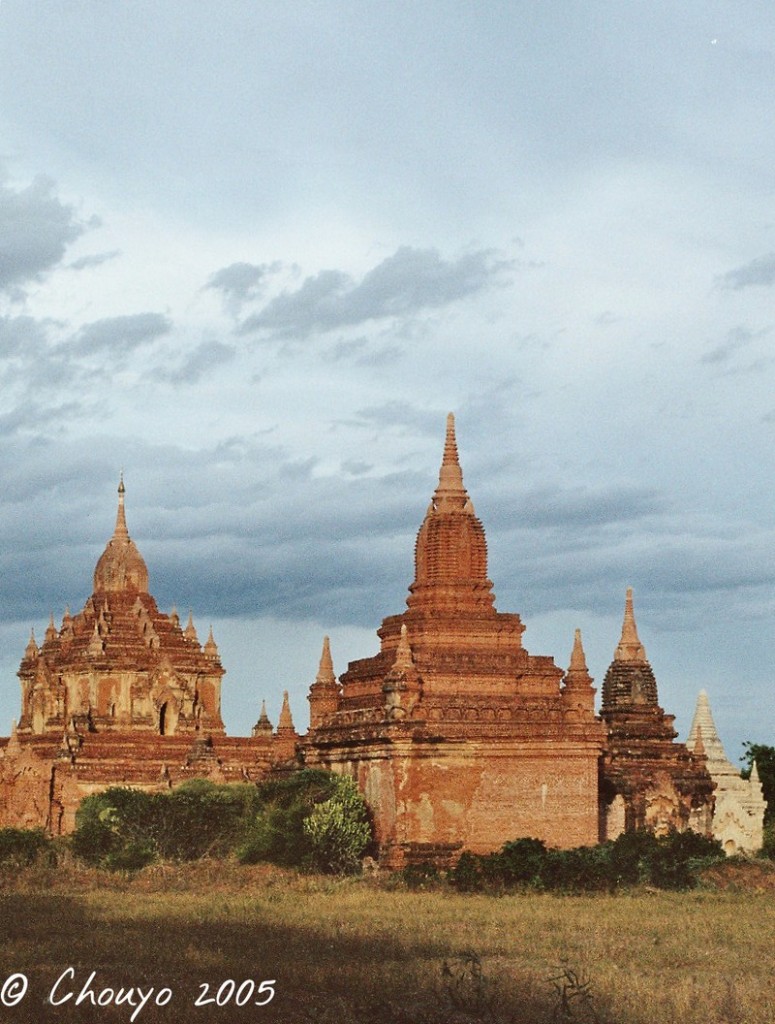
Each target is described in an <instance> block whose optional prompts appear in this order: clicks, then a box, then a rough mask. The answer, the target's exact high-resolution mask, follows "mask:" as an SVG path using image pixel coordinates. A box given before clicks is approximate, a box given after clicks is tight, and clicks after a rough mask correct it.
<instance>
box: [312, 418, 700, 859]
mask: <svg viewBox="0 0 775 1024" xmlns="http://www.w3.org/2000/svg"><path fill="white" fill-rule="evenodd" d="M406 604H407V608H406V611H404V612H402V613H401V614H399V615H392V616H389V617H388V618H386V619H384V620H383V623H382V626H381V627H380V629H379V630H378V631H377V635H378V636H379V639H380V650H379V653H378V654H376V655H375V656H374V657H372V658H366V659H362V660H360V661H355V662H352V663H351V664H350V665H349V666H348V669H347V671H346V672H345V673H343V675H342V677H341V679H340V682H339V683H338V684H337V682H336V679H335V677H334V673H333V667H332V664H331V657H330V651H329V648H328V645H327V644H326V645H324V649H323V656H322V658H321V665H320V671H319V673H318V677H317V679H316V681H315V683H313V685H312V687H311V688H310V693H309V702H310V730H309V732H308V734H307V736H306V737H305V739H304V740H303V742H302V749H303V751H304V757H305V760H306V761H307V762H308V763H312V764H316V765H321V766H324V767H327V768H331V769H333V770H334V771H339V772H346V773H348V774H351V775H353V776H355V777H356V778H357V780H358V784H359V786H360V789H361V790H362V792H363V793H364V794H365V797H366V800H367V801H368V803H369V804H370V806H371V807H372V809H373V811H374V818H375V823H376V827H377V837H378V840H379V843H380V850H381V852H382V857H383V858H384V859H385V860H386V862H387V863H389V864H401V863H404V862H406V861H407V860H408V861H421V860H423V859H426V858H432V859H434V860H437V861H438V860H444V859H452V858H454V857H455V856H456V854H457V852H458V851H459V850H461V849H466V850H471V851H473V852H487V851H489V850H493V849H497V848H499V847H500V846H501V845H502V844H503V843H504V842H505V841H507V840H509V839H514V838H516V837H518V836H534V837H537V838H540V839H543V840H544V841H545V842H546V843H547V844H548V845H550V846H555V847H566V848H567V847H573V846H581V845H591V844H594V843H597V842H598V841H600V840H602V839H605V838H611V837H613V836H615V835H618V834H619V832H621V831H622V830H624V829H625V828H630V829H635V828H640V827H649V828H652V829H654V830H655V831H659V832H663V831H666V830H667V829H669V828H671V827H674V828H677V829H684V828H686V827H688V826H689V825H690V824H691V825H692V826H693V827H695V828H698V829H700V830H702V831H707V830H708V828H709V823H710V818H711V815H712V807H713V803H712V793H713V782H712V781H711V779H710V776H709V775H708V772H707V770H706V768H705V765H704V760H703V758H702V756H695V755H693V754H690V753H689V751H688V750H687V748H686V747H685V746H684V745H683V744H680V743H676V742H675V737H676V733H675V731H674V730H673V728H672V722H673V719H672V717H671V716H668V715H665V713H664V711H663V710H662V709H661V708H660V707H659V705H658V703H657V688H656V682H655V680H654V675H653V672H652V670H651V666H650V665H649V663H648V661H647V660H646V655H645V651H644V649H643V646H642V645H641V644H640V641H639V640H638V639H637V630H636V626H635V619H634V615H633V610H632V594H631V592H628V595H627V605H626V610H625V617H624V624H623V629H622V639H621V641H620V643H619V646H618V647H617V648H616V653H615V656H614V661H613V663H612V665H611V668H609V670H608V673H607V675H606V683H605V684H604V690H603V715H602V717H598V716H597V715H596V714H595V707H594V697H595V689H594V688H593V686H592V682H593V680H592V678H591V677H590V675H589V672H588V670H587V665H586V660H585V657H584V651H583V647H582V642H581V635H580V633H579V632H578V631H577V632H576V635H575V639H574V643H573V650H572V654H571V658H570V665H569V667H568V669H567V671H565V672H564V671H563V670H562V669H561V668H558V667H557V666H556V665H555V663H554V661H553V659H552V658H550V657H546V656H543V655H533V654H530V653H528V651H527V650H526V649H525V648H524V646H523V644H522V634H523V632H524V629H525V627H524V626H523V624H522V622H521V620H520V617H519V615H516V614H513V613H503V612H498V611H496V609H495V599H494V595H493V591H492V583H491V581H490V580H489V578H488V574H487V543H486V539H485V534H484V528H483V526H482V523H481V522H480V520H479V519H478V518H477V516H476V513H475V511H474V507H473V503H472V501H471V498H470V497H469V495H468V492H467V491H466V489H465V487H464V484H463V474H462V471H461V468H460V461H459V458H458V450H457V443H456V438H455V425H454V418H453V417H452V416H451V415H450V416H449V417H448V420H447V432H446V439H445V444H444V453H443V457H442V463H441V470H440V474H439V483H438V487H437V488H436V490H435V492H434V494H433V497H432V499H431V502H430V505H429V506H428V511H427V513H426V515H425V519H424V520H423V523H422V525H421V526H420V530H419V533H418V535H417V543H416V546H415V576H414V581H413V582H412V584H411V586H410V587H409V597H408V598H407V601H406Z"/></svg>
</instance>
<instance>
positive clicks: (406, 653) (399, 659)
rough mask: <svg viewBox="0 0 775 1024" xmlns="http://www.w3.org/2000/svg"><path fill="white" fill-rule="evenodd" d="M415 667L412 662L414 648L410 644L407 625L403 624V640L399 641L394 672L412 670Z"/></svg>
mask: <svg viewBox="0 0 775 1024" xmlns="http://www.w3.org/2000/svg"><path fill="white" fill-rule="evenodd" d="M413 665H414V662H413V661H412V648H411V646H410V644H409V634H408V632H407V629H406V623H405V622H402V623H401V638H400V640H399V641H398V648H397V650H396V660H395V661H394V663H393V670H394V671H395V670H396V669H403V670H406V669H410V668H412V667H413Z"/></svg>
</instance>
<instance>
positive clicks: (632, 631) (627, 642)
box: [614, 587, 648, 662]
mask: <svg viewBox="0 0 775 1024" xmlns="http://www.w3.org/2000/svg"><path fill="white" fill-rule="evenodd" d="M647 660H648V659H647V658H646V649H645V647H644V646H643V644H642V643H641V642H640V639H639V638H638V628H637V626H636V625H635V613H634V612H633V608H632V587H627V597H626V598H625V602H624V622H623V623H622V638H621V640H620V641H619V644H618V646H617V648H616V652H615V654H614V661H639V662H645V661H647Z"/></svg>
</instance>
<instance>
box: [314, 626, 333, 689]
mask: <svg viewBox="0 0 775 1024" xmlns="http://www.w3.org/2000/svg"><path fill="white" fill-rule="evenodd" d="M315 682H316V683H335V682H336V675H335V674H334V662H333V660H332V658H331V643H330V641H329V639H328V637H327V636H324V637H323V651H322V653H321V655H320V666H319V668H318V674H317V676H316V678H315Z"/></svg>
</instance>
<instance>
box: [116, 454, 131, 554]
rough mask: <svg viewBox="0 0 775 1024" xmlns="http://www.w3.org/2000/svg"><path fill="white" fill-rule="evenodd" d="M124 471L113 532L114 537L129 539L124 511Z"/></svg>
mask: <svg viewBox="0 0 775 1024" xmlns="http://www.w3.org/2000/svg"><path fill="white" fill-rule="evenodd" d="M125 490H126V488H125V487H124V471H123V469H122V470H121V475H120V477H119V481H118V511H117V512H116V528H115V530H114V531H113V536H114V537H129V530H127V528H126V512H125V510H124V492H125Z"/></svg>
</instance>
